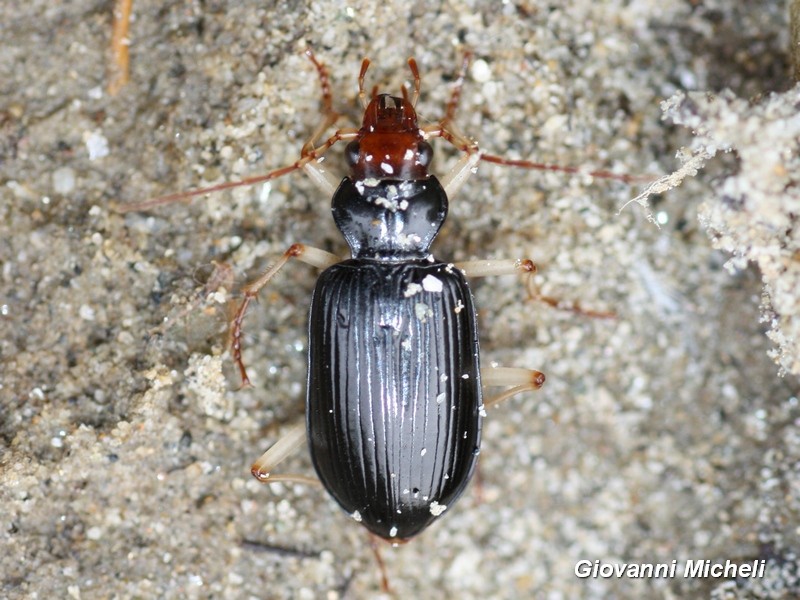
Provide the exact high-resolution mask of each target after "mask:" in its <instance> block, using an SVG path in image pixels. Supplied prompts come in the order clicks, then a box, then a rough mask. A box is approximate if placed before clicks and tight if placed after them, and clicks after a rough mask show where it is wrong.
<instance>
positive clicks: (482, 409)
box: [478, 404, 486, 417]
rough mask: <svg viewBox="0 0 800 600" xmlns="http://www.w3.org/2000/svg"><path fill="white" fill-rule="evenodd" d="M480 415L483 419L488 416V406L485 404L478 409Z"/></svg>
mask: <svg viewBox="0 0 800 600" xmlns="http://www.w3.org/2000/svg"><path fill="white" fill-rule="evenodd" d="M478 414H479V415H480V416H482V417H485V416H486V406H484V405H483V404H481V405H480V406H479V407H478Z"/></svg>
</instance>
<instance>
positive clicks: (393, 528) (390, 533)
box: [389, 527, 397, 537]
mask: <svg viewBox="0 0 800 600" xmlns="http://www.w3.org/2000/svg"><path fill="white" fill-rule="evenodd" d="M396 535H397V527H392V528H391V529H390V530H389V537H395V536H396Z"/></svg>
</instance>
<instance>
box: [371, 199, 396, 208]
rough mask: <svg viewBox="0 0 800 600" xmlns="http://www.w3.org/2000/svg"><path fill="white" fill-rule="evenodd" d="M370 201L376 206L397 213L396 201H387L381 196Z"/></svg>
mask: <svg viewBox="0 0 800 600" xmlns="http://www.w3.org/2000/svg"><path fill="white" fill-rule="evenodd" d="M372 201H373V202H374V203H375V204H376V205H378V206H383V207H384V208H388V209H389V210H390V211H392V212H397V200H389V199H388V198H384V197H382V196H376V197H375V198H374V199H373V200H372Z"/></svg>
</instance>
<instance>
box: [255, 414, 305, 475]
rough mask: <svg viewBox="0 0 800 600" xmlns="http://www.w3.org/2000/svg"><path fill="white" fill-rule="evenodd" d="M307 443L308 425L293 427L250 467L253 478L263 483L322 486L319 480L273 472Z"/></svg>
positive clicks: (300, 424) (299, 424)
mask: <svg viewBox="0 0 800 600" xmlns="http://www.w3.org/2000/svg"><path fill="white" fill-rule="evenodd" d="M305 441H306V424H305V423H298V424H297V425H295V426H294V427H292V428H291V429H290V430H289V432H288V433H287V434H285V435H284V436H283V437H282V438H280V439H279V440H278V441H277V442H275V443H274V444H273V445H272V446H270V448H269V449H268V450H267V451H266V452H264V454H262V455H261V458H259V459H258V460H257V461H256V462H254V463H253V465H252V466H251V467H250V472H251V473H252V474H253V477H255V478H256V479H258V480H259V481H260V482H261V483H279V482H289V483H306V484H310V485H320V481H319V479H316V478H313V477H306V476H305V475H293V474H286V475H273V474H272V470H273V469H274V468H275V467H277V466H278V465H279V464H280V463H282V462H283V461H284V460H285V459H286V458H288V457H289V456H291V455H292V454H294V453H295V452H296V451H297V450H298V448H300V446H302V445H303V444H305Z"/></svg>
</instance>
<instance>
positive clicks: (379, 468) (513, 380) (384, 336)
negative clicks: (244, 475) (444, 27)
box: [232, 56, 544, 543]
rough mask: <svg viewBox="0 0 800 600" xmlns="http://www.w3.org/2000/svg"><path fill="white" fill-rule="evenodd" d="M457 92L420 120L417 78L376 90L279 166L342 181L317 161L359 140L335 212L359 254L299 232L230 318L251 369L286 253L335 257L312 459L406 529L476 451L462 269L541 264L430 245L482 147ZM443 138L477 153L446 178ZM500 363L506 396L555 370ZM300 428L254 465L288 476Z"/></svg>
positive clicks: (455, 484) (365, 508)
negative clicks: (340, 123) (465, 131)
mask: <svg viewBox="0 0 800 600" xmlns="http://www.w3.org/2000/svg"><path fill="white" fill-rule="evenodd" d="M312 60H314V59H313V56H312ZM314 62H315V64H316V65H317V67H318V69H319V71H320V76H321V78H322V81H323V91H324V92H325V96H324V104H325V106H326V107H327V108H328V119H326V121H325V122H324V124H323V127H320V128H319V129H318V130H317V131H318V132H320V131H322V130H324V128H325V126H326V125H327V124H328V123H330V122H332V121H334V120H335V113H334V114H333V116H331V113H332V110H330V98H329V96H328V93H327V89H328V85H327V75H326V73H325V70H324V67H322V66H321V65H320V64H319V63H317V62H316V61H314ZM368 64H369V63H368V61H366V60H365V61H364V63H363V66H362V70H361V75H360V77H359V89H360V96H361V97H362V99H363V98H364V96H365V94H364V88H363V80H364V74H365V72H366V69H367V66H368ZM409 65H410V66H411V69H412V73H413V74H414V76H415V90H414V99H416V97H417V96H418V93H419V74H418V71H417V68H416V64H415V63H414V61H413V59H412V60H410V61H409ZM462 79H463V73H462ZM460 81H461V79H460V80H459V84H458V86H460ZM457 99H458V89H457V90H456V92H454V94H453V99H452V100H451V102H450V104H448V112H447V116H446V117H445V119H443V120H442V121H441V122H440V123H438V124H437V125H434V126H431V127H427V128H421V127H420V126H419V124H418V122H417V115H416V112H415V110H414V106H413V104H414V101H413V100H410V99H409V97H408V94H407V92H406V90H405V88H403V97H402V98H398V97H393V96H390V95H388V94H373V98H372V100H371V101H370V102H369V103H368V104H367V105H366V108H365V113H364V120H363V124H362V126H361V128H360V129H358V130H346V129H340V130H338V131H337V132H336V134H335V135H334V136H332V137H331V138H330V139H329V140H328V141H327V142H325V143H324V144H323V145H322V146H320V147H319V148H316V149H315V148H314V142H315V140H316V135H317V134H315V137H314V138H312V139H311V140H310V141H309V142H308V143H307V144H306V146H305V147H304V150H303V156H302V158H301V159H300V161H298V162H297V163H295V165H292V166H291V167H285V168H284V170H282V172H281V173H280V174H283V172H287V170H293V169H297V168H303V169H304V170H305V171H306V172H308V173H309V174H311V175H312V178H313V179H314V180H315V181H317V182H318V183H321V184H322V186H323V189H326V190H327V189H330V190H334V185H333V183H332V182H330V181H329V176H328V174H327V172H325V171H323V170H322V169H321V167H320V166H319V163H318V162H317V161H315V160H313V159H316V158H318V157H319V156H320V154H321V153H322V152H324V151H325V150H327V149H328V148H329V147H330V146H332V145H333V144H334V143H335V142H337V141H339V140H351V141H350V142H349V144H348V145H347V148H346V152H345V154H346V159H347V162H348V165H349V167H350V171H351V173H350V176H349V177H345V178H344V179H343V180H342V181H341V183H339V185H338V188H335V191H333V201H332V212H333V218H334V221H335V223H336V226H337V227H338V228H339V230H340V231H341V233H342V235H343V236H344V238H345V240H346V241H347V244H348V245H349V246H350V250H351V254H352V258H350V259H349V260H344V261H341V262H340V259H339V258H338V257H336V256H333V255H330V254H328V253H327V252H324V251H322V250H318V249H315V248H310V247H308V246H305V245H302V244H294V245H293V246H292V247H291V248H289V250H287V251H286V253H285V254H284V257H283V259H282V260H281V261H279V262H278V263H277V264H276V265H274V266H273V267H272V268H270V269H269V270H268V271H267V272H265V273H264V275H262V276H261V277H260V278H259V279H258V280H257V281H255V282H253V283H252V284H250V285H248V286H247V287H246V288H245V289H244V294H245V299H244V301H243V302H242V305H241V308H240V310H239V312H238V315H237V316H236V318H235V320H234V322H233V328H232V337H233V351H234V359H235V360H236V362H237V364H238V365H239V368H240V371H241V375H242V380H243V381H244V382H245V383H249V380H248V378H247V374H246V371H245V369H244V365H243V362H242V359H241V344H240V340H241V335H242V327H241V326H242V320H243V318H244V315H245V312H246V310H247V306H248V304H249V302H250V300H251V299H252V298H254V297H255V295H256V294H257V293H258V291H259V290H260V289H261V288H262V287H263V286H264V285H266V283H267V282H268V281H269V280H270V279H271V278H272V277H273V276H274V274H275V273H276V272H277V271H278V270H279V269H280V268H281V267H282V266H283V265H284V264H285V263H286V262H287V261H288V259H289V258H299V259H300V260H303V261H304V262H308V263H310V264H312V265H315V266H318V267H327V268H326V269H325V271H324V272H323V273H322V274H321V275H320V277H319V279H318V281H317V285H316V288H315V290H314V296H313V300H312V303H311V310H310V316H309V329H308V347H309V351H308V361H309V367H308V388H307V400H306V427H307V437H308V440H309V448H310V451H311V458H312V461H313V463H314V467H315V469H316V472H317V475H318V476H319V479H320V480H321V482H322V484H323V485H324V486H325V488H326V489H327V490H328V492H329V493H330V494H331V495H332V496H333V497H334V498H335V499H336V501H337V502H338V503H339V504H340V505H341V506H342V508H344V509H345V510H346V511H347V512H348V513H350V514H351V515H352V517H353V518H354V519H355V520H356V521H358V522H360V523H361V524H362V525H364V526H365V527H366V528H367V529H369V530H370V531H371V532H373V533H374V534H376V535H378V536H380V537H382V538H384V539H387V540H389V541H391V542H393V543H398V542H402V541H405V540H408V539H410V538H412V537H413V536H415V535H417V534H419V533H420V532H421V531H422V530H423V529H425V528H426V527H427V526H428V525H429V524H430V523H431V522H433V521H434V520H435V519H436V518H437V517H438V516H439V515H441V514H442V513H443V512H444V511H445V510H446V509H448V508H449V507H451V506H452V505H453V503H454V502H455V501H456V500H457V499H458V497H459V496H460V495H461V493H462V492H463V491H464V488H465V487H466V485H467V484H468V483H469V480H470V477H471V476H472V473H473V472H474V470H475V465H476V463H477V459H478V454H479V451H480V437H481V418H482V415H483V414H484V401H483V394H482V389H481V383H482V382H481V369H480V359H479V348H478V334H477V324H476V313H475V307H474V304H473V299H472V293H471V292H470V289H469V286H468V285H467V281H466V278H465V274H471V275H487V274H504V273H512V272H523V273H532V272H533V271H534V270H535V267H534V265H533V263H532V262H531V261H530V260H516V261H492V262H490V261H480V262H469V263H460V264H458V265H454V264H448V263H443V262H437V261H436V260H434V258H433V257H432V256H431V254H430V251H429V248H430V245H431V243H432V242H433V239H434V238H435V237H436V235H437V233H438V232H439V229H440V228H441V226H442V224H443V223H444V220H445V218H446V216H447V208H448V206H447V197H448V192H450V191H451V190H452V189H455V188H456V187H458V186H459V185H460V184H461V183H462V182H463V180H464V179H465V178H466V177H467V176H468V174H469V172H470V171H471V170H472V169H473V168H474V165H475V164H476V163H477V162H478V160H480V159H481V158H483V156H484V155H482V154H481V153H480V152H478V149H477V146H476V145H475V144H474V143H472V142H469V141H468V140H466V139H465V138H463V137H462V136H460V134H458V133H457V132H455V130H454V129H453V128H452V126H451V124H450V123H451V118H452V115H453V112H454V110H455V106H456V102H457ZM430 137H444V138H445V139H447V140H449V141H451V142H452V143H454V144H455V145H456V146H458V147H459V148H461V149H463V150H464V151H465V155H464V158H463V159H462V161H461V162H460V163H459V165H458V166H457V167H456V168H455V169H454V170H453V172H452V173H451V174H449V175H448V177H447V179H446V183H445V184H444V185H443V184H442V183H440V182H439V180H438V179H436V177H434V176H432V175H430V174H429V173H428V165H429V164H430V162H431V159H432V157H433V150H432V148H431V146H430V144H429V143H428V142H427V139H428V138H430ZM501 160H502V159H501ZM326 185H327V186H330V187H329V188H327V187H325V186H326ZM487 372H488V373H489V374H490V377H489V380H490V381H488V383H490V384H492V385H516V387H514V388H512V389H511V390H509V391H508V392H506V393H504V394H502V396H501V397H498V398H497V399H495V400H499V399H503V398H506V397H508V396H510V395H512V394H514V393H517V392H519V391H523V390H528V389H536V388H539V387H541V385H542V383H543V382H544V375H542V374H541V373H539V372H538V371H531V370H526V369H489V370H488V371H484V378H486V373H487ZM289 437H290V440H291V441H287V442H285V443H281V442H279V443H278V444H276V446H273V448H271V449H270V450H269V451H268V452H267V453H266V454H265V455H264V457H262V459H260V460H259V461H258V462H256V464H255V465H254V466H253V474H254V475H255V476H256V477H258V478H259V479H261V480H264V481H266V480H275V479H277V478H275V477H270V474H269V471H270V470H271V468H272V467H274V466H275V464H277V462H279V461H280V460H282V459H283V457H284V456H285V455H286V454H287V453H288V451H290V449H291V448H293V447H295V446H296V445H298V444H299V443H301V442H302V440H303V437H304V436H303V434H302V432H299V431H296V432H295V433H293V434H292V435H290V436H289ZM278 478H280V476H279V477H278Z"/></svg>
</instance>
